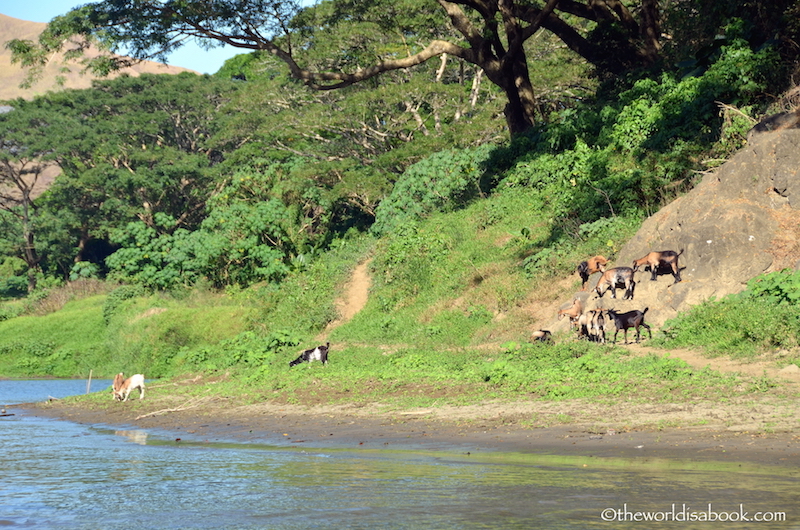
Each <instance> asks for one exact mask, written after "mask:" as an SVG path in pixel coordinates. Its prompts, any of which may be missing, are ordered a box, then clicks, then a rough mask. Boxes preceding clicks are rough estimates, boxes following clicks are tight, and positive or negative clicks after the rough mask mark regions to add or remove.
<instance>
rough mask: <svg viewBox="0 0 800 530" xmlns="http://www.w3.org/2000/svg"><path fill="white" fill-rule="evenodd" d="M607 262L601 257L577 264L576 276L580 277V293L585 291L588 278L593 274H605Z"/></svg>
mask: <svg viewBox="0 0 800 530" xmlns="http://www.w3.org/2000/svg"><path fill="white" fill-rule="evenodd" d="M607 263H608V260H607V259H606V258H604V257H603V256H595V257H593V258H589V259H588V260H586V261H581V262H580V263H579V264H578V269H577V271H578V275H579V276H580V277H581V291H585V290H586V282H588V281H589V276H591V275H592V274H594V273H595V272H605V271H606V264H607Z"/></svg>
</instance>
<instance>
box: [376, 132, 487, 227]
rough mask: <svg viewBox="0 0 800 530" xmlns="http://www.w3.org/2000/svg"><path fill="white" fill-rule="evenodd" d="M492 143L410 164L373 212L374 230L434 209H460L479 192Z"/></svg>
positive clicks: (393, 225) (445, 152)
mask: <svg viewBox="0 0 800 530" xmlns="http://www.w3.org/2000/svg"><path fill="white" fill-rule="evenodd" d="M492 149H493V146H491V145H482V146H480V147H476V148H471V149H461V150H457V151H453V150H447V151H442V152H439V153H436V154H433V155H431V156H429V157H427V158H424V159H423V160H421V161H419V162H417V163H416V164H414V165H413V166H411V167H409V168H408V169H407V170H406V171H405V172H404V173H403V174H402V175H401V176H400V178H399V179H398V180H397V182H396V183H395V185H394V188H393V190H392V193H391V195H390V196H389V197H387V198H386V199H384V200H383V202H381V204H380V206H379V207H378V210H377V212H376V214H375V224H374V225H373V226H372V230H373V232H375V233H377V234H385V233H388V232H391V231H392V230H394V229H395V228H396V227H398V226H399V225H401V224H403V223H406V222H409V221H416V220H419V219H422V218H424V217H426V216H428V215H430V214H431V213H433V212H441V211H444V212H447V211H452V210H454V209H456V208H461V207H463V206H465V205H467V204H469V202H470V201H472V200H474V199H476V198H478V197H479V196H480V195H481V181H482V180H484V179H487V178H488V175H489V174H490V169H489V168H488V167H487V165H486V163H487V160H488V156H489V153H490V152H491V150H492Z"/></svg>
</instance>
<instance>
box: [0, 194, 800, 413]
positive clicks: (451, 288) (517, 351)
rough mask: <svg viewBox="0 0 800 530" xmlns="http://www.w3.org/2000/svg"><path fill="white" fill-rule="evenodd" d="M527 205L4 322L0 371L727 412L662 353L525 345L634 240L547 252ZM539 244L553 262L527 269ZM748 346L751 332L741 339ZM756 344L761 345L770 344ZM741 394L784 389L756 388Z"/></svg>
mask: <svg viewBox="0 0 800 530" xmlns="http://www.w3.org/2000/svg"><path fill="white" fill-rule="evenodd" d="M537 200H538V199H537V195H536V194H535V193H533V192H531V193H530V194H525V193H521V194H513V195H511V194H510V195H508V196H504V195H502V194H500V195H497V196H494V197H493V198H491V199H489V200H487V201H482V202H478V203H476V204H474V205H472V206H470V207H468V208H465V209H463V210H459V211H456V212H453V213H451V214H447V215H444V214H442V215H434V216H432V217H431V218H430V219H428V220H426V221H423V222H421V223H419V224H416V225H414V226H409V227H407V228H405V229H402V230H399V231H398V232H397V233H395V234H394V235H392V236H389V237H386V238H383V239H380V240H375V239H373V238H370V237H366V236H362V237H354V238H352V239H348V240H344V241H342V242H340V243H338V244H337V245H335V246H334V248H333V249H331V250H330V251H328V252H327V253H326V254H325V255H324V256H321V257H320V258H319V259H316V260H314V261H313V262H311V263H310V264H308V265H307V266H305V267H304V268H302V269H298V270H296V271H295V272H294V273H293V274H292V275H291V276H290V277H289V278H288V279H287V280H286V281H285V282H283V283H282V284H280V285H260V286H255V287H252V288H250V289H245V290H239V289H231V290H229V291H228V292H214V291H208V290H202V289H196V290H192V291H180V292H175V293H160V294H151V295H146V294H145V295H139V296H133V297H130V298H128V297H127V296H119V295H114V292H113V291H112V293H111V294H109V295H99V296H91V297H88V298H84V299H79V300H73V301H70V302H68V303H67V304H66V305H65V306H64V307H63V308H62V309H60V310H57V311H55V312H53V313H50V314H47V315H44V316H35V317H34V316H22V317H15V318H10V319H8V320H6V321H4V322H0V331H2V332H3V333H2V335H0V336H2V337H4V339H3V340H0V374H2V375H3V376H15V377H21V376H43V375H51V376H59V377H73V376H83V377H85V376H86V374H88V372H89V370H90V369H92V370H93V371H94V373H95V375H96V376H98V377H102V376H110V375H111V374H113V373H116V372H119V371H124V372H126V373H129V372H142V373H145V374H146V375H147V377H148V378H149V379H153V378H185V377H187V374H197V373H202V374H205V376H206V377H211V378H214V379H215V380H217V381H218V383H217V384H215V385H214V386H213V387H211V386H209V387H200V388H199V389H198V390H197V391H198V392H212V393H215V394H217V393H220V394H219V395H233V396H239V399H242V400H244V401H252V402H257V401H264V400H277V401H284V402H289V403H291V402H297V403H308V402H325V403H370V402H381V403H388V404H392V405H393V406H397V407H411V406H435V405H437V404H443V403H449V404H470V403H478V402H481V401H485V400H492V399H500V400H515V399H532V400H549V401H559V400H569V399H587V400H595V401H597V400H612V401H613V400H622V399H624V400H635V401H641V402H671V401H691V400H696V399H716V400H720V401H722V400H724V399H727V398H730V397H732V396H734V395H736V393H737V392H740V391H741V388H742V381H740V380H739V379H738V378H737V377H735V376H732V375H721V374H719V373H717V372H713V371H711V370H707V369H705V370H694V369H692V368H691V367H689V366H688V365H686V364H685V363H684V362H682V361H680V360H676V359H672V358H668V357H660V356H654V355H649V356H631V355H628V354H627V352H626V351H625V350H624V349H621V348H615V347H611V346H601V345H595V344H590V343H588V342H578V341H574V340H573V339H571V338H562V337H557V340H558V344H556V345H544V344H530V343H528V342H527V338H528V335H529V333H530V331H531V328H530V327H531V320H530V316H529V314H528V309H527V308H528V307H529V306H530V305H531V304H536V303H542V301H551V300H556V299H558V298H559V297H563V296H564V294H565V292H567V290H571V289H572V288H574V287H576V286H577V281H578V280H577V279H576V280H575V282H576V285H573V286H567V287H562V288H560V289H561V290H559V288H556V287H553V285H554V284H555V283H556V280H561V279H562V278H564V277H568V276H569V275H570V274H571V273H572V270H571V269H572V267H571V264H572V263H574V262H575V261H576V260H577V258H578V257H579V256H582V255H589V254H594V253H597V252H599V251H602V250H604V249H613V248H614V247H615V246H616V245H618V244H619V245H621V244H622V243H623V242H624V241H623V240H622V239H619V236H617V237H618V239H616V240H614V241H612V242H611V244H610V245H609V244H608V241H609V239H608V237H609V235H610V232H609V231H611V232H614V231H617V230H619V229H621V228H624V229H623V230H621V233H623V234H629V233H632V231H633V230H632V229H630V228H629V227H631V226H634V225H632V224H631V221H630V220H625V219H619V220H617V221H614V222H612V223H605V224H600V225H597V226H596V227H595V228H596V230H584V231H583V232H582V233H581V234H574V235H573V236H572V237H573V239H572V241H573V243H574V248H570V249H569V250H568V247H569V245H566V244H564V245H563V246H562V247H559V245H558V244H554V245H551V246H549V247H547V246H546V241H547V240H548V238H550V237H551V235H552V229H553V223H552V220H551V219H549V218H548V214H547V212H548V210H547V207H546V205H543V204H541V203H537V202H536V201H537ZM545 248H547V249H556V250H554V251H553V252H550V253H546V255H545V256H541V257H540V259H538V260H535V259H534V260H531V259H530V258H531V257H533V256H537V255H538V254H541V253H542V252H543V251H542V249H545ZM559 248H562V249H563V250H559ZM367 258H372V260H373V261H372V268H371V274H372V278H373V285H372V288H371V289H370V292H369V299H368V303H367V305H366V307H365V308H364V309H363V310H362V311H361V312H360V313H358V314H357V315H356V316H355V318H353V319H352V320H351V321H350V322H347V323H345V324H343V325H341V326H339V327H337V328H335V329H333V330H330V331H329V333H328V340H330V341H331V343H332V350H331V356H330V359H331V362H330V363H329V365H328V366H326V367H323V366H321V365H319V364H309V365H305V364H303V365H300V366H297V367H295V368H292V369H289V367H288V363H289V361H290V360H292V359H294V358H295V357H296V356H297V354H298V352H299V350H301V349H303V348H307V347H310V346H311V345H313V344H315V343H316V341H317V340H319V338H318V337H317V336H318V335H319V334H320V333H321V332H322V331H323V330H324V329H325V326H326V325H327V324H328V323H329V322H330V321H331V320H333V319H334V318H335V316H336V311H335V307H336V306H335V301H336V299H337V298H339V297H341V295H342V289H343V286H344V285H345V284H346V282H347V280H348V279H349V278H350V275H351V272H352V270H353V268H354V267H355V266H356V265H357V264H358V263H361V262H363V261H364V260H365V259H367ZM534 265H535V266H534ZM562 291H563V292H562ZM109 304H113V310H109V307H110V306H109ZM709 307H710V306H709ZM737 308H738V310H739V311H741V310H742V305H741V304H739V305H738V306H735V307H731V308H728V309H726V310H725V311H726V312H724V313H722V314H718V313H714V312H709V313H708V314H705V313H702V311H710V309H709V308H708V307H705V306H702V307H700V308H699V309H698V311H701V313H693V314H692V317H691V318H689V319H687V322H688V323H691V324H692V326H694V327H687V328H686V330H685V332H684V331H681V332H680V333H678V331H675V330H682V329H683V327H682V326H688V324H685V325H684V324H681V325H680V326H679V325H675V324H673V325H672V327H671V328H670V330H671V331H670V330H668V332H667V333H666V336H667V337H668V339H663V340H669V341H677V340H678V338H679V337H689V336H694V337H697V336H704V335H703V334H702V333H700V332H699V330H700V329H701V328H703V326H705V328H706V329H707V333H708V335H709V336H717V337H728V338H730V336H731V335H732V333H731V332H730V331H719V330H717V328H718V327H719V322H722V321H725V320H727V319H732V317H733V314H734V313H735V312H736V309H737ZM104 309H105V311H104ZM748 311H749V312H745V314H744V316H742V317H741V319H740V320H732V321H733V324H732V325H733V326H738V327H739V328H743V329H744V324H743V320H746V319H748V318H750V319H753V318H754V314H755V313H758V315H759V318H760V319H761V320H757V321H756V323H757V324H758V326H759V329H771V328H770V323H771V322H772V323H773V324H774V321H775V319H777V320H778V321H781V322H782V321H784V320H785V321H786V322H789V323H790V322H791V319H788V320H787V319H785V318H784V319H783V320H781V319H780V318H779V315H778V314H777V313H774V312H769V311H766V310H765V309H764V308H763V307H761V306H753V307H752V308H751V309H748ZM104 316H105V317H106V318H104ZM787 325H789V324H787ZM773 328H774V325H773ZM720 329H723V328H720ZM748 329H749V328H748ZM780 329H784V328H780ZM773 335H774V334H773ZM754 337H755V335H754V334H753V332H747V333H744V338H742V340H743V341H745V342H746V341H747V340H750V342H754V341H753V339H754ZM695 340H696V339H695ZM759 340H762V342H761V343H758V344H760V346H759V348H763V347H766V346H765V345H769V344H774V342H769V341H767V342H763V340H764V339H763V337H762V338H760V339H759ZM769 340H770V341H774V336H773V338H771V339H769ZM787 340H788V339H787ZM662 344H668V343H667V342H662ZM673 344H684V343H680V342H673ZM687 344H688V343H687ZM695 344H696V342H695ZM781 344H788V343H781ZM747 390H748V391H749V392H752V393H754V394H762V393H764V392H773V391H778V390H779V389H776V387H775V385H774V382H772V381H770V380H769V379H768V378H761V379H758V380H756V381H752V382H750V383H748V385H747Z"/></svg>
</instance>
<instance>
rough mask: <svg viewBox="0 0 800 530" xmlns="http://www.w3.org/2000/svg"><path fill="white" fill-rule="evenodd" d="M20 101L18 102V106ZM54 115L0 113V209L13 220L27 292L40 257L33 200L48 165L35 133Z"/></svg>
mask: <svg viewBox="0 0 800 530" xmlns="http://www.w3.org/2000/svg"><path fill="white" fill-rule="evenodd" d="M23 103H24V102H22V101H18V102H17V103H16V104H17V105H20V104H23ZM51 119H58V118H57V117H55V116H53V115H50V114H48V113H47V112H46V111H44V112H43V111H38V112H33V113H22V112H19V111H18V110H16V109H12V110H10V111H8V112H4V113H2V114H0V209H2V210H5V211H6V212H8V213H9V214H10V215H11V217H12V218H14V219H16V221H17V224H16V226H15V227H14V228H15V229H16V230H18V231H19V232H18V236H17V238H18V243H17V245H18V246H17V253H18V255H19V257H20V258H22V259H23V260H24V261H25V264H26V265H27V266H28V291H33V290H34V289H35V288H36V273H37V271H38V270H39V268H40V267H39V264H40V256H39V253H38V252H37V250H36V244H35V239H36V237H35V235H36V228H35V216H36V205H35V204H34V199H35V195H36V193H38V191H39V188H38V186H37V184H38V183H39V179H40V178H41V177H42V174H43V173H44V172H45V171H46V170H47V169H48V168H49V167H51V166H53V165H54V164H53V162H52V148H51V147H50V145H49V144H48V143H47V142H43V141H42V138H41V137H39V136H38V135H37V134H36V132H37V130H38V129H39V127H40V126H41V124H43V123H45V122H47V121H49V120H51Z"/></svg>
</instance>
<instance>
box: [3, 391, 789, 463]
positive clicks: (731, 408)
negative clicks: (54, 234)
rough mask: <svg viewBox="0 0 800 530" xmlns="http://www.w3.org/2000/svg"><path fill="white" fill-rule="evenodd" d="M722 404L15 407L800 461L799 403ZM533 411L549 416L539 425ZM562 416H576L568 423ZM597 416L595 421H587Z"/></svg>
mask: <svg viewBox="0 0 800 530" xmlns="http://www.w3.org/2000/svg"><path fill="white" fill-rule="evenodd" d="M713 405H714V404H695V405H692V406H688V405H652V406H648V405H641V404H640V405H628V406H620V405H619V404H617V405H613V406H612V405H607V406H605V407H603V406H599V405H597V404H591V405H590V404H588V403H580V402H569V403H564V402H560V403H538V402H531V403H514V404H508V403H487V404H483V405H476V406H469V407H437V408H434V409H420V410H386V409H385V408H382V407H380V406H377V405H375V406H364V407H353V406H346V405H337V406H329V405H314V406H309V407H303V406H297V405H288V404H273V403H269V402H265V403H259V404H254V405H233V404H230V403H227V402H226V401H225V400H224V399H223V398H208V399H205V400H203V399H199V400H196V401H194V402H191V401H190V402H183V403H177V402H175V401H174V400H169V399H166V398H158V397H156V398H155V399H145V400H144V401H141V402H140V401H138V400H137V401H133V402H127V403H113V404H111V403H109V404H104V405H97V404H91V403H89V404H86V403H80V404H75V403H71V402H69V401H51V402H48V403H41V404H29V405H20V406H18V407H17V411H16V412H19V413H21V414H31V415H37V416H43V417H48V418H56V419H61V420H68V421H72V422H76V423H79V424H86V425H98V426H107V427H111V428H118V429H121V430H124V429H144V430H150V431H153V432H155V433H157V434H159V435H161V436H168V437H174V438H175V439H176V440H180V441H199V442H243V443H259V444H274V445H283V446H296V447H315V448H354V449H357V448H368V449H381V448H388V449H394V450H403V449H408V450H442V451H455V452H462V453H478V452H487V451H508V452H526V453H544V454H556V455H584V456H596V457H624V458H633V457H636V458H671V459H685V460H719V461H728V462H735V461H742V462H754V463H759V464H764V465H779V466H786V465H789V466H795V467H797V466H800V431H798V430H797V429H793V428H791V425H792V424H794V425H797V415H798V411H797V410H796V409H797V407H793V406H791V403H782V404H776V403H760V404H758V405H754V404H752V403H747V404H745V403H741V404H727V405H726V407H725V410H726V411H728V412H727V414H730V415H731V416H735V415H737V414H738V415H740V416H742V417H741V419H742V420H744V421H745V423H739V424H731V419H730V418H727V417H722V419H720V418H718V419H717V420H716V421H706V420H703V418H712V419H713V417H714V416H715V415H716V416H718V417H719V416H720V415H722V414H723V412H722V411H721V410H719V409H714V407H713ZM776 407H778V408H780V410H777V409H776ZM781 407H783V408H781ZM556 411H559V412H556ZM581 411H583V412H581ZM744 415H747V416H746V417H745V416H744ZM777 415H780V416H782V417H783V422H782V423H781V424H780V426H778V427H773V428H772V429H769V428H765V427H764V425H766V424H772V425H775V417H776V416H777ZM534 417H536V418H539V420H540V421H538V422H537V421H532V420H531V418H534ZM548 418H549V419H548ZM557 418H561V419H564V418H572V421H569V422H559V421H557ZM590 418H593V420H591V421H587V419H590ZM657 418H661V421H660V422H659V421H658V420H657ZM690 419H693V423H691V422H690V421H689V420H690ZM703 423H705V424H703Z"/></svg>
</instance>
